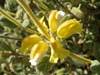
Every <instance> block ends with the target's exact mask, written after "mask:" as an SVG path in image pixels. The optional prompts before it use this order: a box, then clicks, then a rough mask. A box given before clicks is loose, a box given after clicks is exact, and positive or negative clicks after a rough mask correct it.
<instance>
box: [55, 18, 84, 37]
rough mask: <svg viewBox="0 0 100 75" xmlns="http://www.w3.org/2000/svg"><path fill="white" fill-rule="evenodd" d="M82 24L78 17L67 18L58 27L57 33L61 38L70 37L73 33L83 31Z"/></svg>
mask: <svg viewBox="0 0 100 75" xmlns="http://www.w3.org/2000/svg"><path fill="white" fill-rule="evenodd" d="M82 31H83V29H82V25H81V24H80V23H79V21H77V20H76V19H71V20H67V21H65V22H64V23H62V24H61V25H60V26H59V27H58V29H57V35H58V37H60V38H68V37H70V36H71V35H72V34H76V33H80V32H82Z"/></svg>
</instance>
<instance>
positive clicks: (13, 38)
mask: <svg viewBox="0 0 100 75" xmlns="http://www.w3.org/2000/svg"><path fill="white" fill-rule="evenodd" d="M0 38H5V39H12V40H21V39H20V38H15V37H8V36H1V35H0Z"/></svg>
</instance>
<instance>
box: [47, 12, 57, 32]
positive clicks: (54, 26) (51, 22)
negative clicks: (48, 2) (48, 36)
mask: <svg viewBox="0 0 100 75" xmlns="http://www.w3.org/2000/svg"><path fill="white" fill-rule="evenodd" d="M56 14H57V10H53V11H51V13H50V16H49V20H48V22H49V28H50V31H51V32H52V33H54V32H56V30H57V18H56Z"/></svg>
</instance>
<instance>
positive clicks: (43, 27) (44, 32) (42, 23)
mask: <svg viewBox="0 0 100 75" xmlns="http://www.w3.org/2000/svg"><path fill="white" fill-rule="evenodd" d="M39 22H40V24H41V27H40V28H39V27H38V28H37V29H38V31H39V32H40V33H41V34H42V35H44V34H46V37H47V38H49V37H50V36H49V35H48V34H49V33H48V32H49V31H48V27H47V25H46V24H45V22H44V16H43V17H42V18H41V19H40V20H39ZM41 29H42V30H41ZM43 30H44V31H43Z"/></svg>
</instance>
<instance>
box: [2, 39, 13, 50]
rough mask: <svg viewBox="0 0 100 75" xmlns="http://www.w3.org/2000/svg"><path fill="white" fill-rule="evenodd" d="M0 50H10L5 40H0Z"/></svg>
mask: <svg viewBox="0 0 100 75" xmlns="http://www.w3.org/2000/svg"><path fill="white" fill-rule="evenodd" d="M0 51H12V48H11V47H10V45H9V44H8V43H7V42H5V41H1V40H0Z"/></svg>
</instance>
